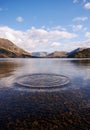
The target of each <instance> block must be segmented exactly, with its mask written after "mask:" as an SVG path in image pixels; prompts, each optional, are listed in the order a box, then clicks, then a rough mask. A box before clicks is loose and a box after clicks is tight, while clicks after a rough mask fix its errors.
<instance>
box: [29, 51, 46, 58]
mask: <svg viewBox="0 0 90 130" xmlns="http://www.w3.org/2000/svg"><path fill="white" fill-rule="evenodd" d="M31 54H32V56H36V57H46V56H47V52H32V53H31Z"/></svg>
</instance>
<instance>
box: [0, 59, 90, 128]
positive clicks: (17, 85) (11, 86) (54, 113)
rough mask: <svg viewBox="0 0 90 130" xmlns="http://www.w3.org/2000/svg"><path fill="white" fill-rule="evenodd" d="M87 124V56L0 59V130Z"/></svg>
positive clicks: (89, 71) (89, 115)
mask: <svg viewBox="0 0 90 130" xmlns="http://www.w3.org/2000/svg"><path fill="white" fill-rule="evenodd" d="M89 126H90V59H65V58H64V59H60V58H56V59H54V58H52V59H50V58H48V59H46V58H44V59H42V58H40V59H39V58H37V59H32V58H31V59H2V58H1V59H0V129H2V130H4V129H5V130H8V129H10V130H12V129H13V130H14V129H17V130H21V129H22V130H89Z"/></svg>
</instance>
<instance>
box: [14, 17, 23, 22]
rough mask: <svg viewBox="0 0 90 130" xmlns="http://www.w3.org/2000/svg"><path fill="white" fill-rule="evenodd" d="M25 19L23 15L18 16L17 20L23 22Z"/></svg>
mask: <svg viewBox="0 0 90 130" xmlns="http://www.w3.org/2000/svg"><path fill="white" fill-rule="evenodd" d="M23 20H24V19H23V18H22V17H21V16H19V17H17V18H16V21H17V22H22V21H23Z"/></svg>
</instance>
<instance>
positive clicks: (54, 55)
mask: <svg viewBox="0 0 90 130" xmlns="http://www.w3.org/2000/svg"><path fill="white" fill-rule="evenodd" d="M66 56H67V52H64V51H61V52H59V51H55V52H52V53H50V54H48V55H47V57H48V58H62V57H66Z"/></svg>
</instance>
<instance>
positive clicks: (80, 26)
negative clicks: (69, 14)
mask: <svg viewBox="0 0 90 130" xmlns="http://www.w3.org/2000/svg"><path fill="white" fill-rule="evenodd" d="M71 27H72V29H73V31H74V32H75V31H79V30H81V29H83V25H81V24H78V25H71Z"/></svg>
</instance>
